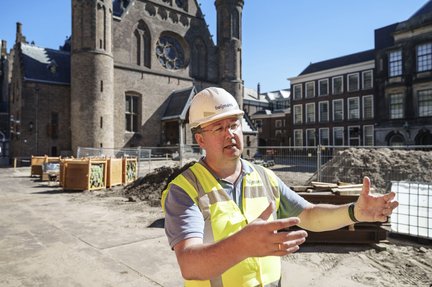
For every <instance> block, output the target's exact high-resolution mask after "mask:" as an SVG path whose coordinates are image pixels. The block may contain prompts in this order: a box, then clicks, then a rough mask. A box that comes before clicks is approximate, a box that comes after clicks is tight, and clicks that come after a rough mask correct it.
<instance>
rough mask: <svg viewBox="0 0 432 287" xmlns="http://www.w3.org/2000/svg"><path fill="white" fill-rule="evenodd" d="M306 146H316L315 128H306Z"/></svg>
mask: <svg viewBox="0 0 432 287" xmlns="http://www.w3.org/2000/svg"><path fill="white" fill-rule="evenodd" d="M306 146H316V135H315V129H307V130H306Z"/></svg>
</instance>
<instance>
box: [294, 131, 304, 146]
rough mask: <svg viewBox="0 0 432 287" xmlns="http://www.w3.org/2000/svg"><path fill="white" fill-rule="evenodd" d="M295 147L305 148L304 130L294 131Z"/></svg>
mask: <svg viewBox="0 0 432 287" xmlns="http://www.w3.org/2000/svg"><path fill="white" fill-rule="evenodd" d="M294 146H303V130H294Z"/></svg>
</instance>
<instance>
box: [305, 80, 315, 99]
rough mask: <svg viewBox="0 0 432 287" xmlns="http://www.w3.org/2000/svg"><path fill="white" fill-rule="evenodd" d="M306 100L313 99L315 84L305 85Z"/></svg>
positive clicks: (308, 83)
mask: <svg viewBox="0 0 432 287" xmlns="http://www.w3.org/2000/svg"><path fill="white" fill-rule="evenodd" d="M305 97H306V98H313V97H315V82H307V83H306V95H305Z"/></svg>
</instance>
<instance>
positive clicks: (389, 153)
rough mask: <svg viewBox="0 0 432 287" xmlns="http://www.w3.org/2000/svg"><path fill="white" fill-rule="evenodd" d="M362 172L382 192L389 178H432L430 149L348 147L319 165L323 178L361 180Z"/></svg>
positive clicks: (330, 179) (392, 179)
mask: <svg viewBox="0 0 432 287" xmlns="http://www.w3.org/2000/svg"><path fill="white" fill-rule="evenodd" d="M363 176H369V177H370V178H371V181H372V184H373V185H374V186H375V187H377V188H378V190H379V191H382V192H387V191H389V189H390V183H391V181H412V182H432V152H431V151H418V150H416V151H414V150H392V149H389V148H380V149H358V148H350V149H346V150H344V151H339V152H338V153H337V154H336V155H334V157H333V158H332V159H331V160H330V161H328V162H327V163H326V164H324V166H323V168H322V169H321V181H325V182H334V183H336V182H339V181H342V182H350V183H361V182H362V178H363ZM314 180H316V178H315V179H314Z"/></svg>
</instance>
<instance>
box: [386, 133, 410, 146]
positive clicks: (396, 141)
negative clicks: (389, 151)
mask: <svg viewBox="0 0 432 287" xmlns="http://www.w3.org/2000/svg"><path fill="white" fill-rule="evenodd" d="M386 138H387V142H388V145H389V146H403V145H405V144H406V141H405V138H404V137H403V135H401V134H400V133H398V132H391V133H389V134H388V135H387V137H386Z"/></svg>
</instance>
